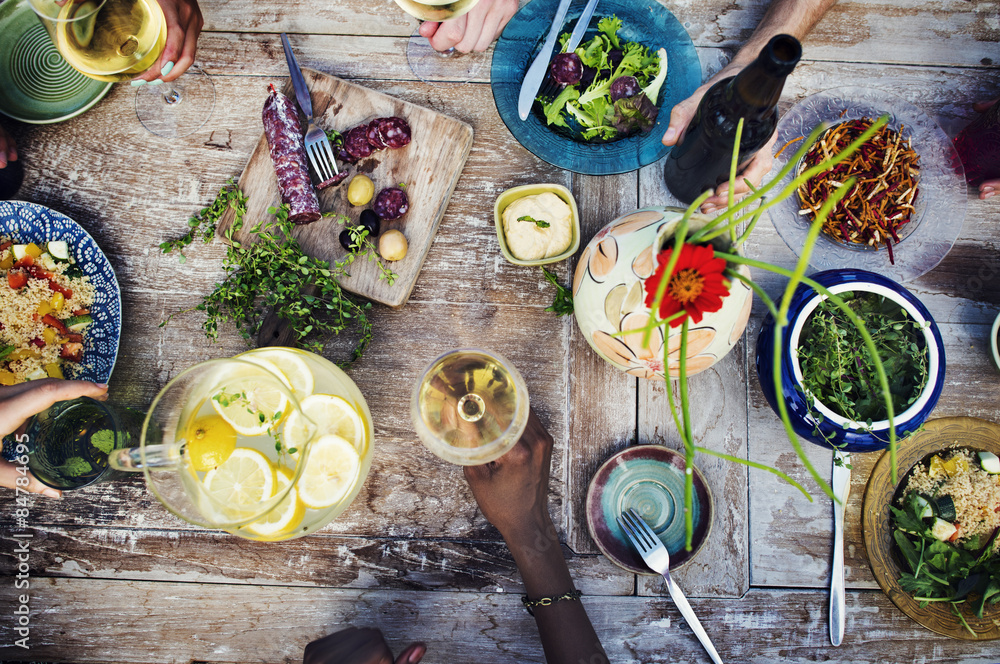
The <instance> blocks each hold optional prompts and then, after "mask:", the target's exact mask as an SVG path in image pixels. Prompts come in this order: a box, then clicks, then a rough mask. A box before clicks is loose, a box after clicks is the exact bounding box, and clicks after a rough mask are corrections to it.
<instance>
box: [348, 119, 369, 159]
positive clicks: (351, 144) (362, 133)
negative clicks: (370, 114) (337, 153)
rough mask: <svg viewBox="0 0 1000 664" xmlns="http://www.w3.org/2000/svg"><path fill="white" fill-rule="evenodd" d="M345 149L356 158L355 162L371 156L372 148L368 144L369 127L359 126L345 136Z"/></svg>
mask: <svg viewBox="0 0 1000 664" xmlns="http://www.w3.org/2000/svg"><path fill="white" fill-rule="evenodd" d="M344 149H345V150H346V151H347V152H348V153H349V154H350V155H351V156H353V157H354V161H357V160H359V159H364V158H365V157H369V156H371V153H372V146H371V145H369V144H368V125H359V126H357V127H355V128H354V129H352V130H350V131H349V132H347V135H346V136H344Z"/></svg>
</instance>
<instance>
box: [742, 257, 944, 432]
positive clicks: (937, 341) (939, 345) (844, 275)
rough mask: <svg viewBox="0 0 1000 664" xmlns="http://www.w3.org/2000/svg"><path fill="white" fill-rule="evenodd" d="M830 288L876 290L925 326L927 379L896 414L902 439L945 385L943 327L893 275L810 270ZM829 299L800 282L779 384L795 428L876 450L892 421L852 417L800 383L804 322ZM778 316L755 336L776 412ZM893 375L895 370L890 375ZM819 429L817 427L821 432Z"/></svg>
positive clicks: (763, 380) (916, 425) (926, 413)
mask: <svg viewBox="0 0 1000 664" xmlns="http://www.w3.org/2000/svg"><path fill="white" fill-rule="evenodd" d="M812 279H813V280H814V281H816V282H817V283H819V284H820V285H822V286H825V287H826V288H827V289H828V290H830V291H831V292H832V293H834V294H837V293H844V292H847V291H852V292H859V291H866V292H873V293H878V294H879V295H883V296H884V297H886V298H887V299H890V300H892V301H894V302H895V303H897V304H898V305H899V306H901V307H902V308H903V309H905V310H906V312H907V313H908V314H909V316H910V317H911V318H912V319H913V320H915V321H916V322H917V323H920V324H924V323H929V325H926V326H925V327H924V330H923V334H924V343H925V344H926V346H927V351H928V352H927V364H928V369H927V382H926V384H925V385H924V389H923V390H922V391H921V392H920V395H919V396H918V397H917V399H916V401H914V402H913V404H912V405H911V406H910V407H909V408H907V409H906V410H905V411H903V412H902V413H897V414H896V416H895V425H896V436H897V437H898V438H899V439H900V440H902V439H903V438H906V437H907V436H909V435H910V434H911V433H914V432H915V431H917V430H918V429H919V428H920V427H921V425H923V423H924V421H925V420H926V419H927V418H928V416H930V414H931V412H932V411H933V410H934V407H935V406H936V405H937V402H938V398H939V397H940V396H941V390H942V388H943V387H944V369H945V356H944V343H943V342H942V340H941V332H940V331H939V330H938V327H937V324H936V323H935V322H934V319H933V318H932V317H931V314H930V312H929V311H927V308H926V307H925V306H924V305H923V304H922V303H921V302H920V300H918V299H917V298H916V297H915V296H914V295H913V294H912V293H911V292H910V291H908V290H906V289H905V288H903V286H901V285H900V284H898V283H896V282H895V281H893V280H892V279H889V278H887V277H883V276H880V275H878V274H875V273H874V272H866V271H865V270H852V269H843V270H827V271H825V272H819V273H817V274H815V275H813V276H812ZM823 299H825V298H824V297H823V296H821V295H820V294H819V293H817V292H816V291H814V290H813V289H812V288H810V287H809V286H806V285H805V284H802V285H800V286H799V287H798V289H797V290H796V291H795V294H794V296H793V297H792V304H791V307H790V308H789V311H788V325H787V326H786V327H785V329H784V331H783V334H782V342H781V346H782V355H781V385H782V389H783V391H784V393H785V406H786V407H787V410H788V417H789V419H790V420H791V423H792V428H794V429H795V433H797V434H798V435H799V436H801V437H802V438H805V439H806V440H809V441H811V442H813V443H816V444H817V445H821V446H823V447H835V448H837V449H842V450H845V451H847V452H873V451H876V450H881V449H884V448H886V447H888V445H889V421H888V420H882V421H880V422H873V423H872V424H871V426H867V425H864V424H859V423H857V422H852V421H850V420H848V419H846V418H844V417H841V416H840V415H838V414H837V413H834V412H833V411H832V410H830V409H829V408H827V407H826V406H825V405H824V404H822V403H821V402H820V401H818V400H817V399H814V398H811V397H808V398H807V397H806V395H805V392H804V391H803V389H802V371H801V369H800V368H799V362H798V357H797V352H796V351H797V348H798V344H799V336H800V334H801V332H802V328H803V326H804V324H805V322H806V320H807V319H808V318H809V315H810V314H812V312H813V311H814V310H815V309H816V307H817V306H818V305H819V303H820V302H821V301H822V300H823ZM773 358H774V319H773V318H772V317H771V316H770V315H768V317H767V319H765V321H764V325H763V326H762V328H761V331H760V336H758V337H757V377H758V378H759V379H760V386H761V389H762V390H763V391H764V396H765V397H766V398H767V403H768V404H769V405H770V406H771V409H772V410H774V412H775V413H777V412H778V407H777V396H776V390H775V387H774V380H773V369H772V367H773ZM888 378H889V379H890V381H891V380H892V378H893V377H892V376H889V377H888ZM817 432H818V433H817Z"/></svg>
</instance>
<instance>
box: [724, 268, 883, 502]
mask: <svg viewBox="0 0 1000 664" xmlns="http://www.w3.org/2000/svg"><path fill="white" fill-rule="evenodd" d="M716 255H717V256H720V257H721V258H725V259H726V261H727V262H733V263H741V264H743V265H747V266H749V267H756V268H759V269H761V270H767V271H769V272H774V273H775V274H780V275H782V276H785V277H792V276H793V274H794V273H793V272H792V271H791V270H788V269H786V268H782V267H778V266H777V265H771V264H769V263H764V262H762V261H757V260H753V259H752V258H746V257H744V256H739V255H736V254H716ZM800 280H801V281H802V283H804V284H806V285H807V286H809V287H810V288H812V289H813V290H815V291H816V292H817V293H819V294H820V295H825V296H826V297H827V299H829V300H830V301H831V302H833V303H834V305H836V307H837V308H838V309H840V311H842V312H843V313H844V315H845V316H847V318H848V319H849V320H850V321H851V323H853V324H854V326H855V327H856V328H857V329H858V332H860V333H861V336H862V337H863V338H864V340H865V347H866V348H867V349H868V352H869V353H870V354H871V357H872V361H873V362H874V364H875V371H876V373H877V374H878V380H879V387H880V388H881V389H882V398H883V399H885V402H886V412H887V414H888V420H889V460H890V463H891V464H892V481H893V483H895V482H896V424H895V413H894V412H893V408H892V395H891V393H890V392H889V380H888V378H887V377H886V373H885V367H883V366H882V359H881V358H880V357H879V354H878V350H877V349H876V348H875V342H874V341H873V340H872V337H871V334H869V332H868V329H867V328H866V327H865V325H864V322H863V321H862V320H861V319H860V318H859V317H858V316H857V314H855V313H854V311H853V310H851V308H850V307H848V306H847V305H846V304H845V303H844V301H843V300H841V299H840V298H839V297H837V295H835V294H834V293H831V292H830V291H829V290H828V289H827V288H826V287H824V286H822V285H821V284H819V283H817V282H816V281H813V280H812V279H809V278H808V277H804V276H803V277H800ZM792 290H794V289H792ZM779 313H780V312H779ZM786 313H787V312H786ZM774 320H775V323H776V324H777V322H778V317H777V316H776V317H775V319H774ZM776 331H777V330H776ZM778 348H779V349H780V346H779V347H778ZM779 357H780V353H779V352H778V350H777V349H776V351H775V363H777V362H778V361H779V360H778V358H779ZM775 388H776V389H777V390H778V403H779V405H783V404H784V390H783V389H782V387H781V382H780V381H778V382H777V383H776V385H775ZM787 430H788V427H787V426H786V431H787ZM793 446H794V443H793ZM824 484H825V483H824Z"/></svg>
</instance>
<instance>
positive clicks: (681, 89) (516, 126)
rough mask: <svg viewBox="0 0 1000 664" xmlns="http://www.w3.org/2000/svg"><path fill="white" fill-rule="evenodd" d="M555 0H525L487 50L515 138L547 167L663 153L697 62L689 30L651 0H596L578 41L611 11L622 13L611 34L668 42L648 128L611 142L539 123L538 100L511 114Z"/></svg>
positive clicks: (597, 170)
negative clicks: (587, 139)
mask: <svg viewBox="0 0 1000 664" xmlns="http://www.w3.org/2000/svg"><path fill="white" fill-rule="evenodd" d="M557 4H558V2H557V1H556V0H532V2H529V3H528V4H526V5H525V6H524V7H522V8H521V10H520V11H518V12H517V14H515V15H514V18H512V19H511V20H510V22H509V23H508V24H507V27H506V28H504V31H503V34H502V35H500V39H498V40H497V43H496V46H495V47H494V51H493V70H492V72H491V75H490V86H491V87H492V88H493V99H494V101H495V102H496V105H497V111H498V112H499V113H500V118H501V119H502V120H503V121H504V124H505V125H507V128H508V129H509V130H510V133H511V134H513V135H514V138H516V139H517V141H518V142H519V143H520V144H521V145H523V146H524V147H525V148H527V149H528V150H529V151H530V152H532V153H533V154H534V155H535V156H536V157H539V158H541V159H544V160H545V161H547V162H549V163H550V164H552V165H553V166H558V167H559V168H565V169H566V170H570V171H573V172H574V173H583V174H586V175H610V174H612V173H628V172H630V171H634V170H636V169H639V168H641V167H643V166H646V165H647V164H652V163H653V162H655V161H657V160H659V159H660V158H662V157H664V156H665V155H666V154H667V152H668V151H669V150H670V148H669V147H667V146H665V145H663V143H662V142H661V141H662V139H663V134H664V133H666V131H667V125H668V124H670V109H672V108H673V107H674V105H675V104H677V103H678V102H680V101H683V100H684V99H687V98H688V97H690V96H691V93H692V92H694V91H695V88H697V87H698V86H699V85H700V84H701V62H700V61H699V60H698V53H697V51H695V48H694V44H693V43H691V37H690V36H689V35H688V33H687V31H686V30H684V26H683V25H681V23H680V21H678V20H677V19H676V18H675V17H674V15H673V14H671V13H670V12H669V11H668V10H667V9H666V8H665V7H664V6H663V5H661V4H660V3H659V2H657V0H601V2H600V4H599V5H598V7H597V11H596V12H594V18H593V19H591V22H590V26H589V28H588V30H587V33H586V34H585V35H584V38H583V40H584V41H587V40H589V39H591V38H592V37H593V36H594V35H595V34H597V22H598V21H599V20H600V19H601V18H602V17H604V16H611V15H612V14H613V15H615V16H617V17H618V18H620V19H621V20H622V23H623V25H622V29H621V31H620V32H619V33H618V34H619V35H620V36H621V37H623V38H624V39H626V40H627V41H634V42H638V43H640V44H642V45H644V46H646V47H647V48H649V49H650V50H652V51H656V50H659V49H660V48H661V47H662V48H665V49H667V80H666V81H665V82H664V84H663V88H662V89H661V91H660V104H659V106H660V113H659V115H658V116H657V119H656V125H655V126H654V127H653V128H652V129H651V130H650V131H649V132H647V133H645V134H640V135H638V136H631V137H629V138H624V139H621V140H618V141H612V142H610V143H584V142H582V141H580V140H575V139H573V138H571V137H570V136H569V135H567V134H563V133H560V131H561V130H560V131H554V130H553V128H549V127H548V126H547V125H546V124H545V116H544V115H542V114H541V112H540V111H539V108H538V104H535V108H534V110H533V111H532V113H531V114H530V115H528V119H527V120H524V121H522V120H521V118H520V117H519V116H518V114H517V97H518V93H519V92H520V91H521V81H523V80H524V74H525V72H526V71H527V70H528V65H529V64H530V63H531V61H532V60H534V58H535V55H536V54H537V53H538V49H539V48H540V47H541V45H542V42H543V41H544V40H545V36H546V35H547V34H548V32H549V28H550V27H551V26H552V19H553V18H555V14H556V5H557ZM585 4H586V0H574V1H573V3H572V4H571V5H570V8H569V12H568V13H567V15H566V23H565V24H564V25H563V30H562V32H569V31H571V30H572V29H573V27H574V26H575V25H576V21H577V19H578V18H579V17H580V13H581V12H582V11H583V7H584V5H585Z"/></svg>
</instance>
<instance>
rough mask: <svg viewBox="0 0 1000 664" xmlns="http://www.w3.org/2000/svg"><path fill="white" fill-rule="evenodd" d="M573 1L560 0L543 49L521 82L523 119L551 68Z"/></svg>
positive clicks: (519, 111) (519, 101)
mask: <svg viewBox="0 0 1000 664" xmlns="http://www.w3.org/2000/svg"><path fill="white" fill-rule="evenodd" d="M572 1H573V0H559V8H558V9H556V17H555V18H554V19H552V27H551V28H549V35H548V36H547V37H546V38H545V42H544V43H543V44H542V50H540V51H539V52H538V55H537V56H535V59H534V61H533V62H532V63H531V66H530V67H528V71H527V73H526V74H525V75H524V81H522V82H521V92H520V93H519V94H518V96H517V114H518V116H520V118H521V119H522V120H527V119H528V113H530V112H531V105H532V104H533V103H534V102H535V95H537V94H538V89H539V88H540V87H542V81H543V80H545V72H546V70H547V69H548V68H549V60H550V59H551V57H552V50H553V49H554V48H555V46H556V40H557V39H558V38H559V30H561V29H562V25H563V22H564V21H565V20H566V12H568V11H569V5H570V3H571V2H572Z"/></svg>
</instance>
